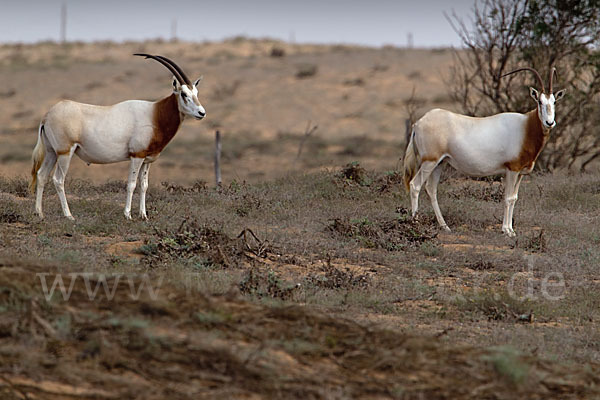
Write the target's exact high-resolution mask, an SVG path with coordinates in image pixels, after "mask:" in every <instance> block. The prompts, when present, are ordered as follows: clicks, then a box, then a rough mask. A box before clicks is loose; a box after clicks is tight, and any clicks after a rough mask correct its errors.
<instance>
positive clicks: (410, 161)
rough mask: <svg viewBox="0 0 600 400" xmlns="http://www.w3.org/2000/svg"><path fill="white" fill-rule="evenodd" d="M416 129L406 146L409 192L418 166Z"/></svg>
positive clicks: (405, 170)
mask: <svg viewBox="0 0 600 400" xmlns="http://www.w3.org/2000/svg"><path fill="white" fill-rule="evenodd" d="M414 139H415V131H414V130H413V131H412V133H411V135H410V140H409V141H408V146H406V152H405V153H404V175H403V180H404V187H405V188H406V191H407V192H410V181H412V179H413V178H414V177H415V174H416V173H417V167H418V158H419V156H418V154H417V149H416V148H415V144H414Z"/></svg>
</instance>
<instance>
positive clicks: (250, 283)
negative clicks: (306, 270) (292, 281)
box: [238, 268, 298, 300]
mask: <svg viewBox="0 0 600 400" xmlns="http://www.w3.org/2000/svg"><path fill="white" fill-rule="evenodd" d="M238 287H239V289H240V292H242V293H243V294H248V295H251V296H255V297H259V298H260V297H270V298H274V299H281V300H288V299H289V298H290V297H291V296H292V295H293V293H294V292H295V291H296V289H298V285H293V286H289V285H288V286H287V287H286V286H285V283H284V282H283V281H282V280H281V278H280V277H279V276H278V275H277V273H276V272H275V271H273V270H267V271H264V270H260V269H258V268H250V269H249V270H248V272H247V273H246V275H245V276H244V278H243V279H242V281H241V282H240V283H239V285H238Z"/></svg>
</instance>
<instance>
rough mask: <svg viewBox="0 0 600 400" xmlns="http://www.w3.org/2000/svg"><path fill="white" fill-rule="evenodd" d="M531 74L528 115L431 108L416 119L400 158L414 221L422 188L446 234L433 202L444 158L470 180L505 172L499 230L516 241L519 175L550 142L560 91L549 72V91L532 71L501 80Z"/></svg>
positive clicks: (438, 208)
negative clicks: (536, 84)
mask: <svg viewBox="0 0 600 400" xmlns="http://www.w3.org/2000/svg"><path fill="white" fill-rule="evenodd" d="M522 70H529V71H532V72H534V73H535V75H536V76H537V78H538V82H539V83H540V85H541V87H542V93H541V94H540V93H538V91H537V90H535V89H534V88H530V94H531V97H533V99H534V100H535V101H536V103H537V108H536V109H535V110H532V111H530V112H528V113H526V114H520V113H500V114H496V115H492V116H490V117H485V118H474V117H468V116H465V115H460V114H455V113H452V112H450V111H446V110H441V109H434V110H431V111H429V112H428V113H427V114H425V115H424V116H423V117H422V118H421V119H420V120H418V121H417V122H416V123H415V124H414V126H413V131H412V134H411V137H410V140H409V143H408V146H407V148H406V154H405V157H404V184H405V186H406V189H407V190H408V191H410V200H411V208H412V215H413V217H414V216H415V215H416V213H417V210H418V206H419V192H420V190H421V188H422V186H423V184H425V189H426V191H427V194H428V195H429V197H430V199H431V205H432V207H433V210H434V212H435V216H436V219H437V221H438V223H439V224H440V226H441V227H442V228H444V229H446V230H448V231H449V230H450V229H449V228H448V225H447V224H446V222H445V221H444V217H443V216H442V212H441V211H440V207H439V205H438V201H437V185H438V183H439V180H440V174H441V171H442V170H441V165H440V163H441V162H442V161H444V160H447V161H448V163H449V164H450V165H452V166H453V167H454V168H456V169H457V170H459V171H461V172H463V173H465V174H467V175H472V176H489V175H495V174H500V173H505V174H506V175H505V182H504V203H505V204H504V219H503V222H502V231H503V232H504V233H505V234H507V235H508V236H509V237H514V236H515V232H514V230H513V226H512V219H513V210H514V206H515V202H516V201H517V197H518V192H519V185H520V183H521V179H522V177H523V174H527V173H529V172H531V171H532V170H533V167H534V164H535V161H536V159H537V157H538V156H539V154H540V152H541V151H542V149H543V147H544V144H545V143H546V141H547V140H548V137H549V134H550V129H552V128H553V127H554V126H555V125H556V122H555V120H554V104H555V102H556V101H558V100H559V99H560V98H561V97H562V96H563V95H564V90H561V91H559V92H557V93H556V94H553V93H552V78H553V75H554V73H555V72H556V71H555V69H554V68H552V69H551V72H550V84H549V93H545V91H544V83H543V81H542V79H541V77H540V75H539V74H538V72H537V71H535V70H534V69H532V68H522V69H518V70H516V71H512V72H509V73H508V74H505V75H503V76H506V75H509V74H512V73H515V72H519V71H522Z"/></svg>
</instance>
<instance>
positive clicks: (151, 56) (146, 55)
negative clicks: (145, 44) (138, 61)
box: [134, 53, 188, 84]
mask: <svg viewBox="0 0 600 400" xmlns="http://www.w3.org/2000/svg"><path fill="white" fill-rule="evenodd" d="M134 56H140V57H145V58H151V59H153V60H156V61H158V62H159V63H161V64H162V65H164V66H165V67H167V69H168V70H169V71H171V73H172V74H173V75H175V79H177V80H178V81H179V84H188V83H187V82H186V81H185V80H184V78H183V77H182V76H181V74H180V73H179V71H178V70H177V69H176V68H174V67H173V65H172V64H171V63H169V62H168V61H166V60H164V59H163V58H161V56H153V55H152V54H145V53H135V54H134Z"/></svg>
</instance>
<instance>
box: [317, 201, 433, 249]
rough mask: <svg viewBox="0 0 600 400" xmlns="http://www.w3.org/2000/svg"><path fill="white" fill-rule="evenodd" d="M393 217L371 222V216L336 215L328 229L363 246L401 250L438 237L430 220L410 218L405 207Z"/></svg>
mask: <svg viewBox="0 0 600 400" xmlns="http://www.w3.org/2000/svg"><path fill="white" fill-rule="evenodd" d="M399 212H400V215H399V216H398V217H397V218H394V219H381V220H375V221H370V220H369V219H368V218H362V219H352V220H350V219H349V218H335V219H333V220H331V221H330V223H329V225H328V226H327V229H328V230H329V231H330V232H333V233H335V234H338V235H341V236H344V237H348V238H352V239H355V240H357V241H359V242H360V243H361V244H362V245H363V246H364V247H368V248H377V249H385V250H388V251H400V250H405V249H407V248H415V247H419V246H420V245H422V244H423V243H425V242H429V241H432V240H434V239H435V237H436V236H437V228H435V227H434V225H433V224H432V223H431V221H427V222H425V223H423V222H420V220H418V219H415V218H411V217H410V216H409V213H408V211H407V210H405V209H399Z"/></svg>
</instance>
